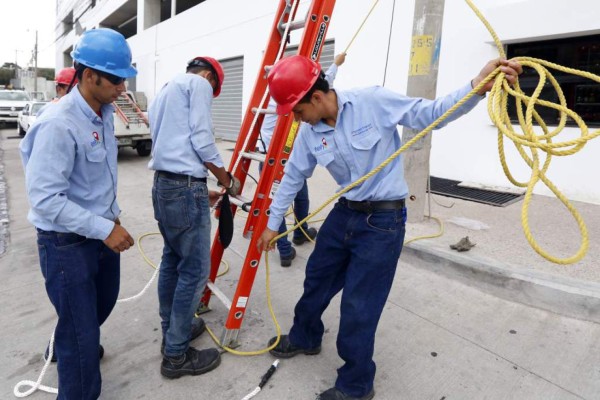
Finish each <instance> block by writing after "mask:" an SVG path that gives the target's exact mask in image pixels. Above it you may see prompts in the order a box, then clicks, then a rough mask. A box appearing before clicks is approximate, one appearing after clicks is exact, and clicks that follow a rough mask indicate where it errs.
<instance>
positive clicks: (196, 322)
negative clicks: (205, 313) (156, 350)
mask: <svg viewBox="0 0 600 400" xmlns="http://www.w3.org/2000/svg"><path fill="white" fill-rule="evenodd" d="M205 330H206V322H204V320H203V319H202V318H200V317H194V319H193V321H192V336H191V337H190V342H191V341H192V340H194V339H196V338H197V337H199V336H200V335H202V334H203V333H204V331H205ZM160 354H162V355H163V356H164V355H165V338H164V337H163V340H162V343H161V345H160Z"/></svg>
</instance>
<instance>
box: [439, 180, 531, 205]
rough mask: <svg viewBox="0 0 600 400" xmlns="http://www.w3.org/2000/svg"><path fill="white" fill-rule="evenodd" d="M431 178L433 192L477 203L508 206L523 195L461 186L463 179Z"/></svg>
mask: <svg viewBox="0 0 600 400" xmlns="http://www.w3.org/2000/svg"><path fill="white" fill-rule="evenodd" d="M430 179H431V193H435V194H439V195H441V196H447V197H454V198H457V199H463V200H469V201H475V202H477V203H483V204H489V205H492V206H499V207H506V206H507V205H509V204H512V203H514V202H516V201H519V200H520V199H521V198H522V197H523V194H522V193H521V194H516V193H507V192H500V191H495V190H488V189H478V188H472V187H466V186H461V181H453V180H451V179H444V178H437V177H435V176H432V177H430Z"/></svg>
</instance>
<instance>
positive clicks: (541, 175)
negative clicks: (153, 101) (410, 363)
mask: <svg viewBox="0 0 600 400" xmlns="http://www.w3.org/2000/svg"><path fill="white" fill-rule="evenodd" d="M465 1H466V2H467V4H468V5H469V6H470V7H471V8H472V9H473V11H474V12H475V14H476V15H477V16H478V17H479V19H480V20H481V22H482V23H483V24H484V25H485V26H486V28H487V29H488V31H489V32H490V34H491V36H492V38H493V39H494V42H495V44H496V47H497V49H498V53H499V54H500V56H501V57H505V53H504V50H503V46H502V43H501V42H500V40H499V39H498V36H497V35H496V33H495V32H494V30H493V28H492V27H491V25H490V24H489V23H488V21H487V20H486V19H485V17H484V16H483V15H482V14H481V12H479V10H478V9H477V8H476V7H475V5H474V4H473V3H472V1H471V0H465ZM514 60H516V61H518V62H519V63H521V65H522V66H523V67H529V68H533V69H534V70H535V71H536V72H537V73H538V74H539V76H540V79H539V82H538V85H537V87H536V89H535V91H534V92H533V94H532V95H531V96H527V95H525V94H524V93H523V91H522V90H521V88H520V87H519V84H518V82H517V84H515V87H514V88H511V87H510V86H509V84H508V82H507V81H506V79H505V74H504V73H503V72H501V71H500V68H496V69H495V70H494V71H493V72H491V73H490V74H489V75H488V76H487V77H486V78H485V79H484V80H483V81H481V82H480V83H479V84H478V85H477V87H475V88H473V90H471V91H470V92H469V93H468V94H467V95H466V96H465V97H463V98H462V99H461V100H460V101H459V102H458V103H456V104H455V105H454V106H453V107H452V108H450V109H449V110H448V111H446V112H445V113H444V114H443V115H442V116H441V117H439V118H438V119H436V120H435V121H434V122H433V123H432V124H431V125H429V126H428V127H427V128H425V129H423V130H422V131H421V132H419V134H417V135H416V136H415V137H413V138H412V139H411V140H409V141H408V142H406V143H405V144H404V145H403V146H402V147H400V149H398V150H397V151H396V152H395V153H393V154H392V155H391V156H390V157H388V158H387V159H386V160H385V161H384V162H382V163H381V164H380V165H379V166H377V167H376V168H374V169H373V170H372V171H371V172H369V173H368V174H366V175H365V176H363V177H361V178H359V179H358V180H356V181H355V182H353V183H351V184H350V185H348V186H347V187H345V188H344V189H343V190H341V191H340V192H338V193H336V194H335V195H334V196H332V197H330V198H329V199H328V200H327V201H325V203H323V204H322V205H321V206H320V207H319V208H317V210H316V211H314V212H313V213H312V214H310V215H308V216H307V217H306V218H304V219H303V220H302V221H300V222H298V223H297V224H296V225H295V226H294V227H293V228H291V229H290V230H289V231H287V232H285V233H283V234H281V235H278V236H276V237H275V238H274V239H273V241H272V242H271V244H272V243H274V242H275V241H276V240H277V239H279V238H280V237H282V236H283V235H286V234H287V233H289V232H291V231H293V230H294V229H297V228H298V226H300V225H301V224H303V223H304V222H307V221H309V220H310V219H311V218H312V217H313V216H314V215H316V214H318V213H319V212H321V211H322V210H323V209H324V208H325V207H326V206H327V205H328V204H330V203H331V202H332V201H334V200H335V199H337V198H339V197H340V196H342V195H343V194H344V193H346V192H348V191H349V190H351V189H353V188H354V187H356V186H358V185H360V184H361V183H363V182H364V181H366V180H367V179H369V178H371V177H372V176H373V175H375V174H377V173H378V172H379V171H381V170H382V169H383V168H384V167H385V166H386V165H388V164H389V163H390V162H391V161H392V160H393V159H395V158H396V157H398V156H399V155H400V154H402V153H403V152H404V151H406V149H408V148H409V147H410V146H412V145H413V144H414V143H415V142H417V141H418V140H420V139H421V138H422V137H423V136H425V135H427V134H428V133H429V132H431V131H432V130H433V129H434V128H435V127H436V126H438V125H439V124H440V123H441V122H442V121H443V120H445V119H446V118H447V117H448V116H450V115H451V114H452V113H454V111H456V109H458V108H459V107H460V106H462V105H463V104H464V103H465V102H466V101H467V100H468V99H470V98H471V97H473V96H474V95H475V94H476V93H477V92H478V91H479V90H481V89H482V88H483V87H484V86H485V85H486V84H487V83H488V82H490V81H492V80H493V81H494V86H493V87H492V89H491V90H490V93H489V96H488V113H489V115H490V118H491V120H492V122H493V123H494V125H496V127H497V128H498V151H499V154H500V161H501V164H502V169H503V170H504V173H505V175H506V177H507V178H508V179H509V180H510V181H511V182H512V183H513V184H514V185H516V186H520V187H526V188H527V191H526V194H525V198H524V202H523V209H522V212H521V223H522V226H523V231H524V233H525V237H526V238H527V241H528V242H529V244H530V245H531V247H532V248H533V249H534V250H535V251H536V252H537V253H538V254H539V255H541V256H542V257H544V258H545V259H547V260H548V261H551V262H553V263H556V264H571V263H575V262H577V261H579V260H581V259H582V258H583V256H584V255H585V253H586V252H587V249H588V246H589V238H588V233H587V228H586V226H585V223H584V221H583V219H582V217H581V215H580V214H579V212H578V211H577V210H576V209H575V207H574V206H573V205H572V204H571V203H570V202H569V200H568V199H567V198H566V197H565V196H564V195H563V194H562V193H561V192H560V191H559V190H558V188H557V187H556V186H555V185H554V184H553V183H552V182H551V181H550V179H549V178H548V177H547V176H546V171H547V170H548V167H549V166H550V161H551V158H552V156H566V155H571V154H574V153H576V152H577V151H579V150H581V148H583V146H584V145H585V144H586V143H587V141H588V140H590V139H593V138H595V137H597V136H598V135H600V130H597V131H595V132H592V133H590V132H589V131H588V128H587V126H586V124H585V123H584V121H583V120H582V119H581V117H579V115H578V114H577V113H575V112H574V111H572V110H570V109H568V108H567V106H566V99H565V96H564V94H563V92H562V90H561V88H560V86H559V84H558V82H557V81H556V79H555V78H554V76H553V75H552V74H551V73H550V71H549V69H555V70H558V71H562V72H565V73H568V74H572V75H578V76H581V77H584V78H587V79H590V80H593V81H595V82H599V83H600V77H599V76H598V75H595V74H592V73H590V72H586V71H580V70H576V69H573V68H567V67H563V66H561V65H558V64H554V63H551V62H548V61H544V60H540V59H536V58H531V57H517V58H515V59H514ZM546 80H548V81H549V82H550V83H551V84H552V86H553V87H554V89H555V90H556V91H557V94H558V99H559V104H554V103H551V102H549V101H546V100H542V99H540V98H539V96H540V93H541V91H542V88H543V87H544V85H545V83H546ZM509 95H511V96H514V97H515V101H516V104H517V115H518V119H519V124H520V126H521V129H522V131H523V133H517V132H515V131H514V129H513V127H512V124H511V121H510V117H509V115H508V111H507V104H508V96H509ZM536 105H539V106H544V107H550V108H553V109H555V110H557V111H559V112H560V121H559V124H558V126H557V127H556V129H554V130H552V131H549V129H548V127H547V125H546V124H545V123H544V121H543V120H542V118H541V117H540V115H539V114H538V112H537V111H536V110H535V106H536ZM523 107H525V113H523ZM567 117H570V118H571V119H573V120H574V121H575V123H576V124H577V125H578V127H579V128H580V130H581V136H580V137H579V138H577V139H572V140H567V141H564V142H554V141H553V138H555V137H556V136H557V135H558V134H559V133H560V132H561V131H562V129H563V128H564V127H565V124H566V121H567ZM534 119H535V121H536V122H537V123H538V124H539V126H540V129H541V130H542V132H543V134H538V133H536V132H535V131H534V127H533V120H534ZM504 136H506V137H507V138H508V139H510V140H511V141H513V143H514V145H515V147H516V148H517V150H518V152H519V154H520V155H521V157H522V158H523V159H524V160H525V162H526V163H527V165H529V167H530V168H531V170H532V172H531V177H530V179H529V181H528V182H518V181H517V180H516V179H515V178H514V177H513V176H512V174H511V173H510V170H509V168H508V165H507V163H506V157H505V153H504V144H503V141H504ZM525 149H529V151H530V155H528V154H527V153H526V152H525ZM539 151H543V152H544V153H546V158H545V160H544V161H543V163H542V162H541V161H540V156H539V154H538V152H539ZM540 164H542V166H541V168H540ZM539 181H542V182H543V183H544V184H545V185H546V186H547V187H548V188H549V189H550V190H551V191H552V192H553V193H554V194H555V195H556V197H557V198H558V199H559V200H560V201H561V202H562V203H563V204H564V205H565V207H566V208H567V209H568V210H569V212H570V213H571V214H572V215H573V218H574V219H575V221H576V222H577V225H578V227H579V231H580V233H581V238H582V240H581V246H580V248H579V250H578V251H577V252H576V253H575V254H574V255H573V256H571V257H568V258H558V257H554V256H552V255H550V254H549V253H548V252H546V251H545V250H543V249H542V248H541V246H540V245H539V244H538V243H537V242H536V240H535V239H534V238H533V235H532V233H531V229H530V226H529V217H528V216H529V206H530V203H531V198H532V196H533V189H534V187H535V185H536V184H537V183H538V182H539Z"/></svg>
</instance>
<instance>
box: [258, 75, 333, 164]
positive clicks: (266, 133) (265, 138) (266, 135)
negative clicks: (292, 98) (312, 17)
mask: <svg viewBox="0 0 600 400" xmlns="http://www.w3.org/2000/svg"><path fill="white" fill-rule="evenodd" d="M337 72H338V66H337V65H336V64H331V65H330V66H329V68H327V71H326V72H325V80H326V81H327V83H329V87H330V88H331V87H333V81H335V76H336V75H337ZM275 107H277V103H276V102H275V100H274V99H273V98H272V97H271V100H269V105H268V108H272V109H275ZM277 118H278V116H277V114H266V115H265V118H264V119H263V123H262V125H261V127H260V137H261V139H262V140H261V139H259V140H258V149H259V150H260V151H262V152H263V153H266V152H267V150H268V148H269V144H270V143H271V138H272V137H273V131H274V130H275V125H276V124H277Z"/></svg>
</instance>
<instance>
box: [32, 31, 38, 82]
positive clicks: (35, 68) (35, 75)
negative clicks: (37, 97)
mask: <svg viewBox="0 0 600 400" xmlns="http://www.w3.org/2000/svg"><path fill="white" fill-rule="evenodd" d="M37 59H38V31H37V29H36V30H35V47H34V48H33V63H34V64H33V91H34V92H37V75H38V74H37Z"/></svg>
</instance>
